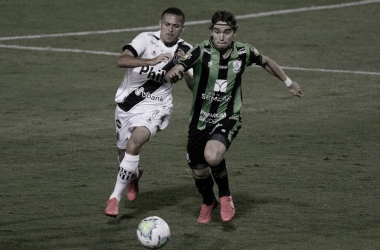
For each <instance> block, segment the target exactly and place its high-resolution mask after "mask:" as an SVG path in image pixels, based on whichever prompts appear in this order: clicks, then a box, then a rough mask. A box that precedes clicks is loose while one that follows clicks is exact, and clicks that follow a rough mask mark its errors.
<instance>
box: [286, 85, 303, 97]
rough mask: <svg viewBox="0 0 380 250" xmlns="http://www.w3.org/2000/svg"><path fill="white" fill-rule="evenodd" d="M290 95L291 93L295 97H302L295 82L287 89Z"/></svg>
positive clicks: (299, 88)
mask: <svg viewBox="0 0 380 250" xmlns="http://www.w3.org/2000/svg"><path fill="white" fill-rule="evenodd" d="M288 89H289V91H290V93H292V94H293V95H295V96H298V97H303V94H302V92H301V87H300V85H298V83H296V82H292V84H291V85H290V86H289V87H288Z"/></svg>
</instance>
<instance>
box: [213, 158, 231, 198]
mask: <svg viewBox="0 0 380 250" xmlns="http://www.w3.org/2000/svg"><path fill="white" fill-rule="evenodd" d="M211 172H212V176H213V177H214V180H215V182H216V184H217V185H218V188H219V197H222V196H230V195H231V194H230V187H229V184H228V174H227V167H226V161H225V160H224V159H223V160H222V161H221V162H220V163H219V165H217V166H215V167H211Z"/></svg>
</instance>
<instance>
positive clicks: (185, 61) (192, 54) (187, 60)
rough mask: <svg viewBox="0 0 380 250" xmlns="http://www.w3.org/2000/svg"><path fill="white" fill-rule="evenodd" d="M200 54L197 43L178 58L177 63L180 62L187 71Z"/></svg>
mask: <svg viewBox="0 0 380 250" xmlns="http://www.w3.org/2000/svg"><path fill="white" fill-rule="evenodd" d="M200 55H201V49H200V47H199V46H198V45H197V46H195V47H194V48H192V49H191V50H190V51H189V52H187V53H186V55H185V56H184V57H182V58H181V59H180V60H179V62H178V64H181V65H182V66H183V67H184V68H185V71H188V70H189V69H190V68H192V67H193V65H194V64H195V63H196V62H197V60H198V58H199V57H200Z"/></svg>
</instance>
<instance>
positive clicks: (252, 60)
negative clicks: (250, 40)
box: [248, 45, 263, 66]
mask: <svg viewBox="0 0 380 250" xmlns="http://www.w3.org/2000/svg"><path fill="white" fill-rule="evenodd" d="M262 60H263V57H262V55H261V54H260V52H259V51H258V50H257V49H256V48H255V47H253V46H252V45H249V59H248V66H250V65H252V64H253V65H261V62H262Z"/></svg>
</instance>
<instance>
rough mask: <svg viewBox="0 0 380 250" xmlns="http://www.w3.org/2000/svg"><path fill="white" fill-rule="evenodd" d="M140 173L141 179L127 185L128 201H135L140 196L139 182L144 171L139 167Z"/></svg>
mask: <svg viewBox="0 0 380 250" xmlns="http://www.w3.org/2000/svg"><path fill="white" fill-rule="evenodd" d="M139 172H140V174H139V177H138V178H136V179H135V180H131V181H130V182H128V184H127V190H126V194H127V198H128V200H130V201H134V200H135V199H136V198H137V195H138V194H139V180H140V178H141V176H142V174H143V172H144V170H143V169H142V168H140V167H139Z"/></svg>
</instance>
